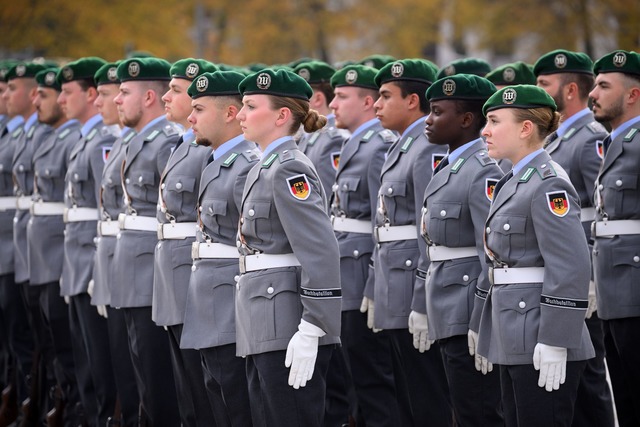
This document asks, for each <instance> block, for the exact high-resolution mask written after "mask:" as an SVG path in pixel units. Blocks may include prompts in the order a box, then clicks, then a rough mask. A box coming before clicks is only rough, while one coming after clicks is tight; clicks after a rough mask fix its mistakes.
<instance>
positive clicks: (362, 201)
mask: <svg viewBox="0 0 640 427" xmlns="http://www.w3.org/2000/svg"><path fill="white" fill-rule="evenodd" d="M376 73H377V70H376V69H375V68H371V67H367V66H364V65H349V66H347V67H345V68H343V69H341V70H340V71H338V72H337V73H336V74H334V76H333V77H332V78H331V86H333V88H334V92H335V97H334V98H333V101H331V103H330V104H329V106H330V108H331V109H333V111H335V116H336V126H337V127H339V128H341V129H346V130H348V131H349V132H350V133H351V135H352V136H351V137H350V138H349V139H348V140H347V141H346V143H345V144H344V147H343V149H342V150H341V152H340V157H341V162H340V164H339V165H338V171H337V175H336V182H335V184H334V186H333V187H332V192H333V198H332V203H331V214H332V222H333V229H334V231H335V233H336V239H337V240H338V247H339V248H340V277H341V280H342V331H341V334H340V337H341V339H342V345H343V347H342V349H343V351H344V355H342V351H341V350H340V349H339V350H337V351H336V352H335V353H334V359H336V358H337V357H339V356H340V357H347V360H349V361H350V371H351V376H352V380H353V387H354V388H355V393H356V398H357V399H356V400H357V407H358V409H359V414H356V419H360V418H362V419H363V421H365V422H366V424H367V425H368V426H374V427H375V426H385V425H386V426H392V425H395V424H396V423H397V422H398V420H399V419H400V418H401V415H400V413H401V410H400V408H399V403H398V401H397V391H396V384H395V383H394V379H393V377H392V376H391V377H390V376H389V375H388V372H391V371H393V367H394V363H396V364H397V362H398V361H397V360H394V358H393V357H391V355H392V354H393V352H392V351H390V348H391V342H390V340H389V338H388V337H387V336H386V335H383V334H374V333H373V331H371V330H370V329H369V328H367V316H366V314H363V313H360V310H359V309H360V303H361V302H362V297H363V291H364V286H365V283H366V281H367V277H368V275H369V274H370V273H371V272H372V271H373V270H370V269H369V263H370V262H371V255H372V253H373V247H374V241H373V236H372V234H371V233H372V231H373V223H372V221H371V218H372V212H375V209H376V195H377V194H378V189H379V188H380V170H381V169H382V164H383V163H384V158H385V153H386V152H387V150H388V149H389V147H390V146H391V144H392V143H393V142H394V141H395V140H396V136H395V135H394V134H393V132H391V131H390V130H387V129H384V128H383V127H382V125H381V124H380V121H379V120H378V119H376V117H375V110H374V108H373V105H374V103H375V101H376V100H377V99H378V90H377V89H378V87H377V86H376V84H375V81H374V78H375V75H376ZM380 349H385V350H384V351H380ZM372 354H376V355H377V356H376V357H375V358H372V357H371V355H372ZM336 355H338V356H336ZM337 363H339V361H338V362H335V363H334V361H333V360H332V366H331V369H338V368H339V367H340V365H339V364H337ZM343 365H344V363H343ZM346 368H347V367H345V368H343V371H344V370H346ZM348 374H349V371H347V372H344V373H343V376H345V377H346V379H347V384H346V385H347V386H350V385H351V384H349V382H348V380H349V376H348ZM330 375H332V374H331V372H330ZM380 402H385V405H380ZM352 411H353V410H352ZM343 416H344V414H343Z"/></svg>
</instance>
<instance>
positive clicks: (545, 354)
mask: <svg viewBox="0 0 640 427" xmlns="http://www.w3.org/2000/svg"><path fill="white" fill-rule="evenodd" d="M533 367H534V368H535V369H536V370H539V371H540V377H539V378H538V386H539V387H544V388H545V390H547V391H553V390H558V389H559V388H560V384H564V380H565V379H566V377H567V349H566V348H564V347H554V346H551V345H546V344H542V343H538V344H536V347H535V349H534V350H533Z"/></svg>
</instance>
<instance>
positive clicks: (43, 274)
mask: <svg viewBox="0 0 640 427" xmlns="http://www.w3.org/2000/svg"><path fill="white" fill-rule="evenodd" d="M79 139H80V123H79V122H78V121H76V120H74V121H68V122H66V123H64V124H62V125H61V126H60V127H59V128H58V129H56V130H55V132H53V133H52V134H51V135H50V136H49V137H48V138H47V139H45V140H44V141H42V142H41V143H40V144H39V145H38V146H37V147H36V150H35V152H34V153H33V170H34V174H35V181H34V190H33V199H34V201H36V202H38V201H42V202H55V203H63V202H64V192H65V188H66V187H65V181H64V177H65V174H66V172H67V166H68V164H69V156H70V155H71V150H72V149H73V148H74V147H75V145H76V144H77V143H78V140H79ZM27 240H28V243H29V244H28V250H29V252H28V254H29V274H30V283H31V284H32V285H41V284H45V283H51V282H58V281H59V280H60V277H61V276H62V264H63V259H64V221H63V216H62V215H46V216H31V219H30V220H29V223H28V225H27Z"/></svg>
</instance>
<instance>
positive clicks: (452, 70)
mask: <svg viewBox="0 0 640 427" xmlns="http://www.w3.org/2000/svg"><path fill="white" fill-rule="evenodd" d="M455 73H456V67H454V66H453V65H449V66H448V67H447V68H445V69H444V75H445V76H453V75H454V74H455Z"/></svg>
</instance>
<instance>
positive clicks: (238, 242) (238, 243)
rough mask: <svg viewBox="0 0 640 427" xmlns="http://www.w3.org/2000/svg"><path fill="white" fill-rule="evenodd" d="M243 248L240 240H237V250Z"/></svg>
mask: <svg viewBox="0 0 640 427" xmlns="http://www.w3.org/2000/svg"><path fill="white" fill-rule="evenodd" d="M240 246H242V242H241V241H240V240H236V248H239V247H240Z"/></svg>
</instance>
